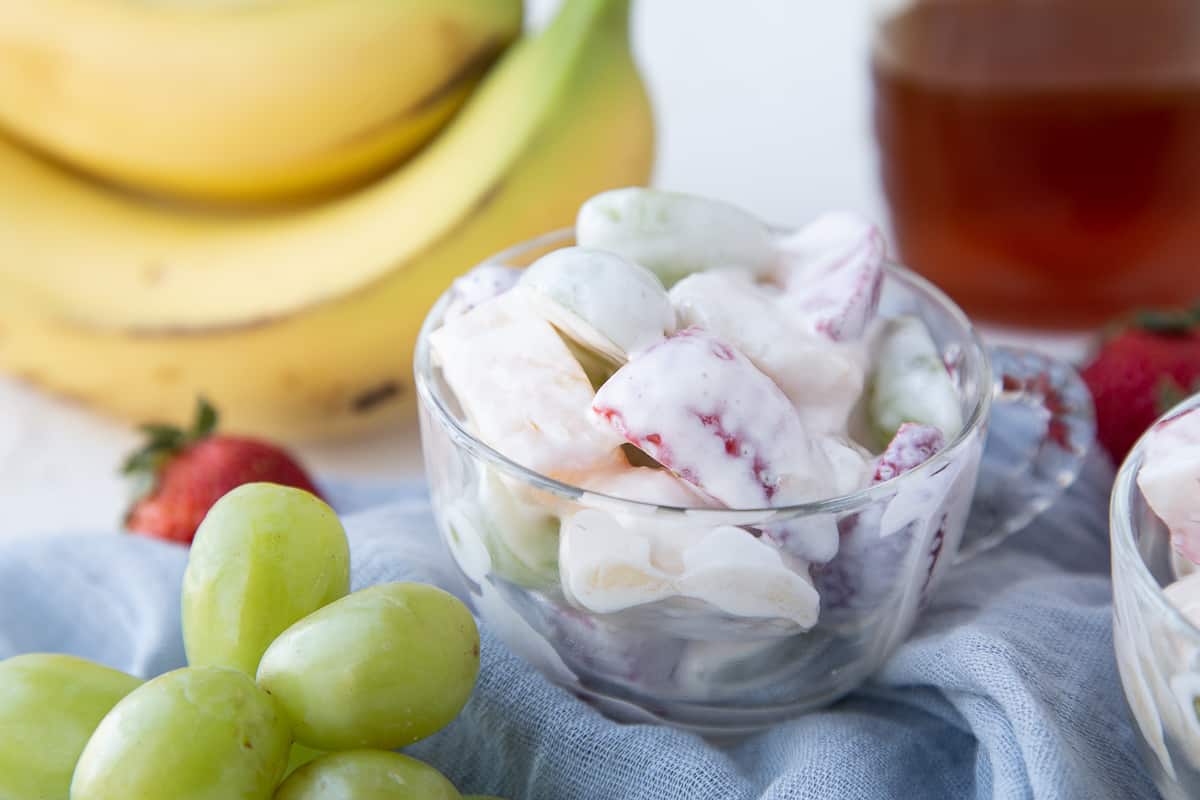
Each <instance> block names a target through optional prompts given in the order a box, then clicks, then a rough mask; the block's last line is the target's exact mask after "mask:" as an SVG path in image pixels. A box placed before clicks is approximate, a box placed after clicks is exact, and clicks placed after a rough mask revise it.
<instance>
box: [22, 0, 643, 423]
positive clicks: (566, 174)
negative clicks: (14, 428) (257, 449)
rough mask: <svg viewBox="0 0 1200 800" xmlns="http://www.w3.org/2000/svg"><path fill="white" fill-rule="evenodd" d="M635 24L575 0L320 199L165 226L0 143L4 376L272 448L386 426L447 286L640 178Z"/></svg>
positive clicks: (622, 13)
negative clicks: (208, 416)
mask: <svg viewBox="0 0 1200 800" xmlns="http://www.w3.org/2000/svg"><path fill="white" fill-rule="evenodd" d="M628 11H629V0H567V2H566V4H565V5H564V7H563V9H562V11H560V12H559V15H558V16H557V17H556V18H555V19H554V20H553V21H552V23H551V24H550V25H549V26H548V28H547V29H546V30H545V31H543V32H541V33H540V34H538V35H535V36H532V37H530V38H528V39H526V40H524V41H522V42H520V43H519V44H518V45H517V46H516V47H515V48H514V49H512V50H511V51H510V52H509V53H508V54H506V55H505V56H504V58H503V59H502V60H501V62H500V63H499V64H498V66H497V67H496V68H495V70H493V72H492V73H491V74H490V75H489V76H488V78H487V79H486V80H485V82H484V83H483V84H482V85H481V86H480V88H479V89H478V91H477V92H476V93H475V94H474V95H473V97H472V98H471V100H470V101H469V102H468V104H467V106H466V107H465V108H464V109H463V112H462V113H461V114H460V115H458V116H457V117H456V118H455V120H454V121H453V122H452V123H451V125H450V127H448V128H447V130H446V131H445V133H443V134H442V135H441V136H440V137H439V138H438V139H437V140H435V142H434V144H433V145H432V146H431V147H429V148H427V149H425V150H424V151H422V152H421V154H420V155H418V156H417V157H416V158H415V159H414V160H413V161H412V162H410V163H409V164H408V165H407V166H406V167H404V168H403V169H401V170H398V171H397V172H396V173H395V174H393V175H391V176H389V177H387V178H385V179H384V180H382V181H380V182H378V183H377V184H375V185H373V186H372V187H370V188H368V189H365V190H361V191H360V192H359V193H357V194H355V195H352V196H350V197H347V198H346V199H344V200H339V201H335V202H332V203H329V204H327V205H325V206H322V207H320V208H313V209H306V210H303V211H296V212H288V213H286V214H272V215H263V216H260V217H257V218H255V219H254V220H253V221H252V222H248V223H243V222H233V221H229V220H216V219H207V218H193V217H187V216H178V217H177V218H172V217H170V216H169V215H168V216H164V212H162V211H158V210H152V209H148V208H146V207H145V206H142V205H139V204H137V203H135V202H132V201H130V200H126V199H120V198H118V197H116V196H115V195H112V194H108V193H104V192H102V191H98V190H96V189H94V188H90V187H87V186H86V185H84V184H81V183H79V182H77V181H76V182H72V181H71V179H70V178H68V177H65V176H63V175H61V174H57V173H55V172H54V171H53V169H52V168H47V167H46V166H45V165H41V164H38V163H37V162H36V161H35V160H32V159H30V158H29V157H28V156H26V155H24V154H22V153H21V151H20V150H19V149H18V148H14V147H11V146H0V186H3V187H5V188H4V190H3V192H2V193H0V367H3V368H5V369H7V370H9V371H12V372H15V373H17V374H20V375H23V376H25V377H27V378H28V379H30V380H32V381H35V382H37V383H40V384H43V385H46V386H49V387H52V388H55V389H57V390H59V391H62V392H65V393H68V394H71V395H74V396H77V397H79V398H82V399H84V400H85V401H87V402H90V403H94V404H97V405H99V406H102V407H104V408H106V409H109V410H111V411H114V412H117V413H119V414H122V415H125V416H128V417H131V418H133V419H137V420H147V419H179V418H183V417H184V416H186V414H187V413H188V412H189V410H190V408H191V405H192V402H193V398H194V395H195V393H196V392H204V393H206V394H207V395H209V396H210V397H211V398H212V399H213V400H214V401H215V402H216V403H218V404H219V405H220V406H221V408H222V411H223V412H224V415H225V418H226V420H227V421H228V422H229V423H230V425H231V427H233V428H234V429H240V430H246V431H255V432H259V433H263V434H268V435H273V436H277V437H280V438H288V439H296V438H311V437H313V436H318V435H338V434H341V433H344V432H347V431H351V430H355V429H359V428H361V427H363V426H364V425H368V424H371V423H375V422H378V421H381V420H386V419H391V418H394V417H395V416H396V415H397V414H398V413H400V412H401V410H402V409H404V407H405V406H406V401H407V400H408V399H410V398H411V394H412V393H411V386H412V379H411V365H412V347H413V343H414V341H415V338H416V333H417V330H418V329H419V327H420V324H421V321H422V318H423V316H424V314H425V312H426V310H427V309H428V308H429V306H430V305H431V304H432V302H433V300H434V299H435V298H436V297H437V295H438V294H439V293H440V292H441V291H443V290H444V289H445V287H446V286H447V285H448V284H449V282H450V280H451V279H452V278H453V276H454V275H456V274H458V273H461V272H462V271H464V270H465V269H467V268H468V267H470V266H472V265H473V264H475V263H477V262H479V261H481V260H482V259H483V258H485V257H487V256H488V255H490V254H491V253H494V252H496V251H498V250H500V249H502V248H503V247H506V246H508V245H511V244H514V243H516V242H517V241H520V240H521V239H524V238H528V237H530V236H533V235H536V234H538V233H541V232H544V231H547V230H550V229H553V228H556V227H560V226H563V225H567V224H570V223H571V221H572V220H573V219H574V215H575V211H576V209H577V208H578V206H579V205H580V204H581V203H582V202H583V201H584V200H585V199H586V198H588V197H589V196H591V195H592V194H594V193H596V192H598V191H602V190H604V189H606V188H611V187H614V186H620V185H626V184H634V183H641V182H644V181H645V180H646V179H647V177H648V175H649V171H650V167H651V162H652V151H653V125H652V119H651V114H650V108H649V103H648V101H647V98H646V94H645V90H644V87H643V85H642V82H641V80H640V78H639V76H638V74H637V71H636V68H635V66H634V64H633V62H632V59H631V57H630V53H629V42H628V36H627V30H626V28H627V22H628ZM31 201H33V202H32V203H31ZM172 219H174V220H175V221H176V222H179V221H180V220H187V222H186V224H185V223H183V222H179V227H178V229H177V228H176V227H175V226H174V225H172V224H170V223H171V221H172ZM139 235H142V236H145V237H146V240H147V241H150V242H154V243H155V246H154V248H152V249H151V250H146V249H144V248H138V247H137V246H136V245H137V242H138V239H139ZM114 243H115V244H114ZM123 247H132V248H133V249H132V250H131V251H130V254H129V257H128V260H124V261H122V260H120V259H119V258H118V256H119V255H120V252H121V248H123ZM150 255H152V256H153V259H154V260H150V261H144V260H142V259H145V258H147V257H148V256H150ZM70 259H75V260H74V261H71V260H70ZM139 277H140V280H141V282H142V283H144V286H142V287H141V288H135V287H134V285H133V283H131V282H136V281H138V280H139ZM110 281H113V282H116V283H117V284H119V285H120V286H121V287H122V289H120V290H119V291H116V292H110V291H109V288H108V284H109V282H110ZM210 282H211V284H212V285H209V284H210ZM126 291H133V292H134V295H133V296H132V297H126V296H124V292H126ZM89 296H91V297H93V298H104V299H103V301H101V302H97V303H94V304H92V303H89ZM189 296H190V302H189ZM143 304H144V305H143ZM152 306H156V307H157V309H158V310H156V308H154V307H152ZM163 308H168V309H170V312H171V313H169V314H166V313H162V311H161V309H163Z"/></svg>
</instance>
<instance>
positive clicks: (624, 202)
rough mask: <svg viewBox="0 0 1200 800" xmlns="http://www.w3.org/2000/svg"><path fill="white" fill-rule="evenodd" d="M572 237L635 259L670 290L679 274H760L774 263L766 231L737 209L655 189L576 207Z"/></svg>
mask: <svg viewBox="0 0 1200 800" xmlns="http://www.w3.org/2000/svg"><path fill="white" fill-rule="evenodd" d="M575 237H576V240H577V241H578V242H579V244H580V245H582V246H584V247H595V248H599V249H601V250H609V251H611V252H613V253H617V254H619V255H622V256H624V257H625V258H628V259H630V260H632V261H636V262H637V263H639V264H641V265H642V266H643V267H646V268H647V269H649V270H652V271H653V272H654V273H655V274H656V275H658V277H659V278H661V279H662V282H663V284H665V285H666V286H671V285H672V284H674V283H675V282H676V281H678V280H680V279H681V278H683V277H684V276H685V275H690V274H691V273H693V272H700V271H703V270H708V269H720V268H737V269H743V270H746V271H748V272H750V273H752V274H754V275H757V276H765V275H767V274H769V273H770V272H771V270H772V269H773V267H774V265H775V245H774V242H773V241H772V239H771V234H770V231H769V230H768V229H767V226H766V225H764V224H763V223H762V222H761V221H760V220H759V219H758V218H756V217H755V216H753V215H752V214H749V213H747V212H746V211H743V210H742V209H740V208H738V207H737V206H733V205H730V204H728V203H722V202H720V201H719V200H710V199H708V198H705V197H696V196H694V195H689V194H681V193H679V192H664V191H662V190H659V189H646V188H640V187H629V188H625V189H614V190H612V191H608V192H604V193H602V194H598V195H596V196H595V197H593V198H591V199H590V200H588V201H587V202H586V203H584V204H583V206H582V207H581V208H580V209H579V215H578V217H577V218H576V220H575Z"/></svg>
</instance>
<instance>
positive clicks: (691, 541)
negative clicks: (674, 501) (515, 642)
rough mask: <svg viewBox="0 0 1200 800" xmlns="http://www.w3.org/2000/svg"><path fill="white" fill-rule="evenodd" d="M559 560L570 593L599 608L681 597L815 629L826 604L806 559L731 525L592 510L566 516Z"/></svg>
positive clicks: (587, 605)
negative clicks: (790, 556) (786, 555)
mask: <svg viewBox="0 0 1200 800" xmlns="http://www.w3.org/2000/svg"><path fill="white" fill-rule="evenodd" d="M559 563H560V565H561V572H562V577H563V585H564V589H565V590H566V591H567V593H568V594H569V595H570V596H571V597H572V598H573V600H574V601H575V602H576V603H578V604H579V605H581V606H583V607H584V608H587V609H589V610H591V611H595V612H597V613H611V612H615V611H620V610H622V609H626V608H631V607H633V606H638V605H644V604H647V603H654V602H657V601H660V600H665V599H667V598H669V597H675V596H678V597H688V598H693V599H697V600H702V601H704V602H705V603H707V604H709V605H710V606H712V607H714V608H716V609H718V610H719V611H722V612H724V613H727V614H732V615H735V616H741V617H754V618H765V619H786V620H789V621H791V622H794V623H795V624H796V625H799V626H800V627H803V628H808V627H811V626H812V625H813V624H815V623H816V621H817V614H818V611H819V607H820V598H819V597H818V595H817V592H816V590H815V589H814V588H813V586H812V582H811V580H810V579H809V577H808V567H807V564H804V563H802V562H796V563H795V564H794V565H793V567H789V566H788V565H787V564H785V563H784V561H783V558H782V557H781V556H780V554H779V552H778V551H777V550H775V548H773V547H771V546H770V545H768V544H766V543H765V542H763V541H761V540H760V539H757V538H755V537H754V536H753V535H751V534H750V533H748V532H747V531H745V530H744V529H742V528H738V527H734V526H731V525H719V526H715V527H708V526H705V525H704V524H703V523H700V522H698V521H689V520H687V519H665V518H664V519H661V520H656V519H652V518H649V517H632V516H630V517H623V516H622V515H614V514H608V513H605V512H603V511H599V510H592V509H588V510H584V511H580V512H578V513H577V514H574V515H572V516H571V517H568V518H567V519H566V520H564V522H563V530H562V548H561V551H560V554H559Z"/></svg>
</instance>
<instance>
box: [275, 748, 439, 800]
mask: <svg viewBox="0 0 1200 800" xmlns="http://www.w3.org/2000/svg"><path fill="white" fill-rule="evenodd" d="M461 797H462V796H461V795H460V794H459V793H458V790H457V789H455V788H454V784H452V783H450V781H448V780H446V777H445V776H444V775H442V773H440V772H438V771H437V770H436V769H434V768H433V767H431V766H429V765H428V764H426V763H424V762H423V761H418V760H416V759H415V758H409V757H408V756H403V755H400V754H399V753H389V752H387V751H384V750H348V751H346V752H343V753H330V754H329V755H327V756H322V757H321V758H318V759H317V760H316V761H313V762H312V763H311V764H307V765H305V766H304V767H301V768H300V769H298V770H296V772H295V774H293V775H292V776H291V777H290V778H288V779H287V780H286V781H284V782H283V784H282V785H281V786H280V787H279V790H278V791H277V792H276V793H275V800H461Z"/></svg>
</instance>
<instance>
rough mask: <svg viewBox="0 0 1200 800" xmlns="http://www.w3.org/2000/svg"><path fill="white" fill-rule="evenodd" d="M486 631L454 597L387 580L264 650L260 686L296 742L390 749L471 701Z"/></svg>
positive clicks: (328, 747) (435, 725)
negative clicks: (274, 702)
mask: <svg viewBox="0 0 1200 800" xmlns="http://www.w3.org/2000/svg"><path fill="white" fill-rule="evenodd" d="M478 673H479V631H478V630H477V629H476V627H475V620H474V619H472V618H471V613H470V612H469V611H467V608H466V606H464V605H463V604H462V603H461V602H459V601H458V600H457V599H456V598H455V597H454V596H453V595H451V594H448V593H446V592H443V591H442V590H441V589H437V588H435V587H433V586H426V585H425V584H421V583H385V584H381V585H379V586H372V587H371V588H369V589H364V590H362V591H361V592H355V593H354V594H352V595H349V596H348V597H343V598H342V599H341V600H338V601H337V602H335V603H331V604H330V605H328V606H326V607H325V608H323V609H321V610H320V611H317V612H315V613H314V614H311V615H310V616H308V617H305V618H304V619H302V620H301V621H300V622H297V623H296V624H295V625H293V626H292V627H291V628H288V630H287V631H285V632H284V633H283V634H282V635H281V636H280V637H279V638H278V639H276V640H275V641H274V642H273V643H272V644H271V646H270V647H269V648H268V649H267V652H266V654H265V655H264V656H263V659H262V664H260V665H259V668H258V683H259V685H260V686H262V687H263V688H264V689H266V690H267V691H268V692H270V693H271V694H272V695H273V696H274V697H275V699H276V700H277V701H278V702H279V704H280V706H281V707H282V708H283V710H284V712H285V713H286V714H287V716H288V719H289V720H290V721H291V724H292V731H293V732H294V733H295V736H296V741H298V742H301V743H303V744H306V745H308V746H309V747H315V748H318V749H320V750H352V749H355V748H363V747H366V748H378V749H380V750H392V749H395V748H397V747H403V746H404V745H406V744H410V743H412V742H415V741H417V740H418V739H422V738H424V737H426V736H428V735H429V734H431V733H434V732H435V731H438V730H440V729H441V728H443V727H445V726H446V725H447V724H449V723H450V721H451V720H452V719H454V717H455V715H456V714H458V712H459V711H460V710H461V709H462V707H463V705H464V704H465V703H466V702H467V698H468V697H470V695H471V689H472V687H473V686H474V684H475V676H476V675H477V674H478Z"/></svg>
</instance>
